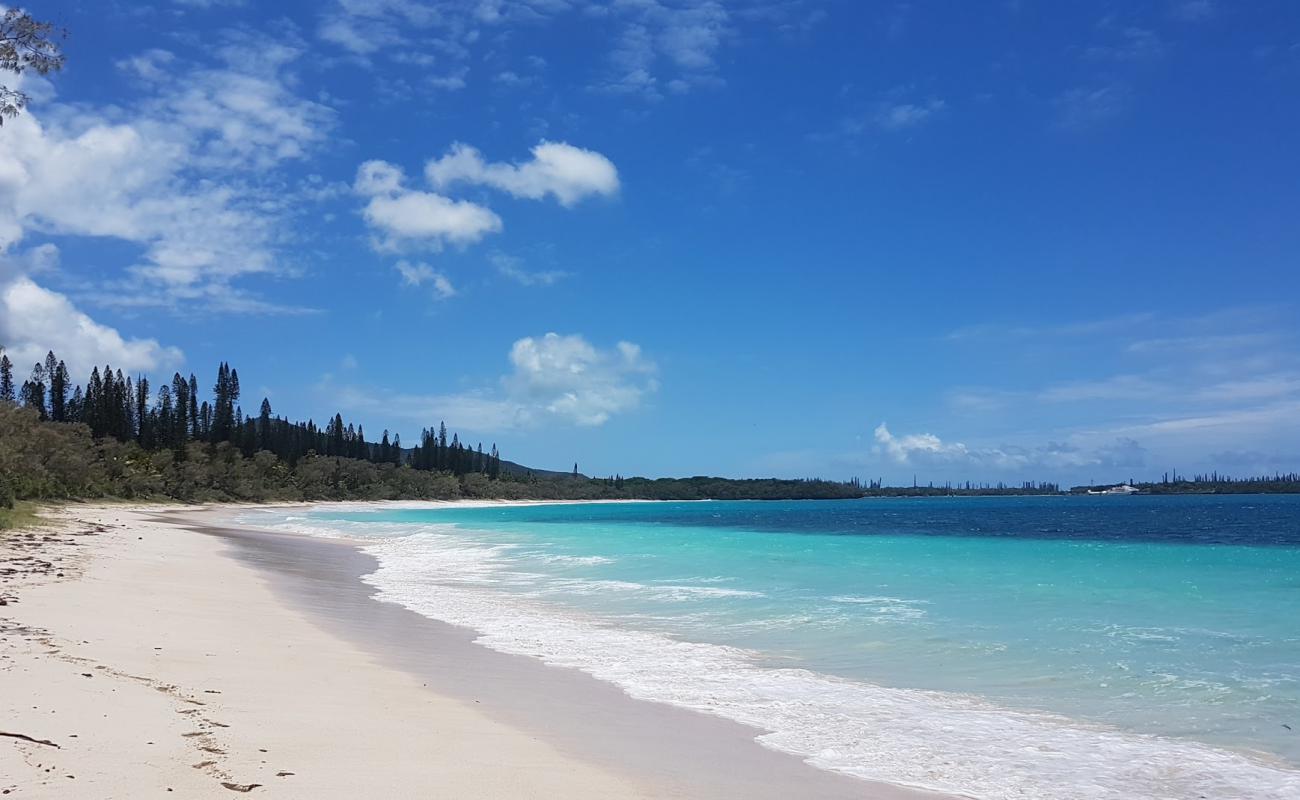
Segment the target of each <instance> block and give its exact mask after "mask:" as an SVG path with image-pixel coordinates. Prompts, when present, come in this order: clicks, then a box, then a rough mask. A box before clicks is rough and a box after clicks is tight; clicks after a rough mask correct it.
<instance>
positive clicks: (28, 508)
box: [0, 500, 50, 531]
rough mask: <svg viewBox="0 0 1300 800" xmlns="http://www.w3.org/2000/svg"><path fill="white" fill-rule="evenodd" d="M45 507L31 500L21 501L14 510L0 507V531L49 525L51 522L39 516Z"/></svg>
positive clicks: (15, 505) (15, 504)
mask: <svg viewBox="0 0 1300 800" xmlns="http://www.w3.org/2000/svg"><path fill="white" fill-rule="evenodd" d="M43 507H44V506H42V505H41V504H39V503H33V502H31V501H29V500H19V501H18V502H17V503H14V507H13V508H3V507H0V531H6V530H13V529H14V528H34V527H36V526H37V525H48V524H49V523H50V521H49V520H48V519H46V518H45V517H42V516H40V515H38V514H37V512H38V511H40V510H41V509H42V508H43Z"/></svg>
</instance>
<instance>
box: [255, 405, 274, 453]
mask: <svg viewBox="0 0 1300 800" xmlns="http://www.w3.org/2000/svg"><path fill="white" fill-rule="evenodd" d="M257 445H258V447H259V448H261V449H262V450H273V449H274V448H273V447H272V444H271V401H270V400H268V399H267V398H265V397H263V398H262V410H261V411H260V412H259V413H258V415H257Z"/></svg>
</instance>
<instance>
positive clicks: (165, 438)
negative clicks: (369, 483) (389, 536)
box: [0, 349, 501, 478]
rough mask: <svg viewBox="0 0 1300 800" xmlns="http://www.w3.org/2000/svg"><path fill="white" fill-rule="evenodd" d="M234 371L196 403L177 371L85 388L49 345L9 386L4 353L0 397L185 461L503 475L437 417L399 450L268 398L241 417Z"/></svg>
mask: <svg viewBox="0 0 1300 800" xmlns="http://www.w3.org/2000/svg"><path fill="white" fill-rule="evenodd" d="M240 394H241V393H240V386H239V372H238V370H236V369H234V368H232V367H231V366H230V365H229V364H228V363H226V362H222V363H221V364H220V365H219V366H218V367H217V376H216V382H215V383H214V384H213V387H212V396H211V399H210V400H209V399H208V398H204V399H202V400H200V399H199V397H200V395H199V382H198V379H197V378H196V377H195V375H194V374H193V373H191V374H190V376H189V377H188V378H186V377H183V376H182V375H181V374H180V373H179V372H177V373H175V374H174V375H172V379H171V382H170V383H163V384H161V385H160V386H158V388H157V391H156V392H154V391H153V390H152V387H151V386H150V382H149V379H148V377H146V376H144V375H137V376H135V377H134V378H132V377H131V376H129V375H126V376H124V375H123V374H122V371H121V370H120V369H119V370H114V369H113V368H112V367H111V366H105V367H104V369H103V371H102V372H101V370H100V369H99V367H98V366H96V367H94V368H93V369H92V370H91V373H90V377H89V378H88V379H87V380H86V382H85V385H84V387H83V385H81V384H77V385H75V386H74V385H73V384H72V381H71V379H70V377H69V374H68V369H67V366H66V365H65V364H64V362H63V361H62V360H61V359H59V358H58V357H57V356H55V354H54V352H53V351H51V352H49V353H48V354H47V355H46V356H45V361H44V363H37V364H35V365H34V366H33V368H32V373H31V377H30V378H28V379H27V380H25V381H23V383H22V384H21V386H19V387H18V388H17V389H16V390H15V380H14V375H13V364H12V362H11V361H10V360H9V356H8V355H6V354H4V353H3V350H2V349H0V400H4V401H8V402H10V403H14V402H17V403H19V404H20V405H22V406H24V407H26V408H29V409H32V410H33V411H35V412H36V414H37V415H38V417H39V419H40V420H41V421H51V422H71V423H82V424H84V425H86V426H87V427H89V429H90V434H91V436H92V437H94V438H96V439H101V438H105V437H111V438H113V439H116V440H118V441H119V442H132V441H133V442H135V443H136V444H137V445H139V446H140V448H141V449H143V450H144V451H146V452H154V451H159V450H170V451H172V452H173V453H175V456H176V458H178V459H181V460H184V459H185V458H186V457H187V453H188V448H187V445H188V444H189V443H191V442H203V443H207V444H212V445H216V444H220V443H228V444H229V445H230V446H231V447H233V448H235V449H236V450H238V451H239V452H240V453H241V454H242V455H243V456H245V457H251V456H253V454H254V453H257V452H261V451H266V452H269V453H272V454H274V455H275V456H276V457H277V458H279V459H281V460H283V461H285V462H287V463H288V465H289V466H290V467H291V468H292V467H294V466H296V465H297V463H298V461H299V460H300V459H302V458H304V457H305V456H308V455H310V454H319V455H324V456H336V457H340V458H352V459H359V460H362V461H371V462H375V463H392V464H401V463H407V464H409V465H410V466H411V468H412V469H416V470H431V471H439V472H450V473H451V474H453V475H456V476H461V475H466V474H469V473H482V474H485V475H488V476H489V477H491V478H496V477H498V476H499V475H500V472H501V455H500V453H499V451H498V450H497V447H496V445H495V444H493V445H492V448H491V450H490V451H488V452H484V450H483V445H482V443H479V444H478V447H477V449H474V448H471V447H470V446H468V445H465V444H463V443H462V442H461V441H460V436H459V435H458V434H452V437H451V439H450V440H448V438H447V426H446V423H443V424H441V425H440V426H439V429H438V431H437V433H434V432H433V431H432V430H430V429H425V430H424V432H423V435H422V437H421V440H420V443H419V444H418V445H417V446H415V447H414V448H412V449H410V450H409V451H407V450H403V448H402V443H401V437H400V436H399V435H393V436H392V437H391V438H390V437H389V433H388V431H387V430H385V431H384V432H383V434H382V436H381V437H380V439H379V441H377V442H368V441H367V440H366V434H365V429H364V428H363V427H362V426H360V425H354V424H353V423H351V422H348V423H346V424H345V423H344V421H343V416H342V415H341V414H335V415H334V416H333V417H331V418H330V420H329V421H328V422H327V423H326V424H325V426H324V427H323V428H322V427H319V426H317V425H316V423H315V422H314V421H313V420H310V419H309V420H307V421H306V422H293V421H290V420H288V419H286V418H284V417H282V416H276V415H275V414H274V413H273V411H272V409H271V402H270V400H269V399H267V398H262V403H261V406H260V408H259V410H258V413H257V415H256V416H252V415H249V416H245V415H244V410H243V407H242V406H241V405H240V404H239V399H240Z"/></svg>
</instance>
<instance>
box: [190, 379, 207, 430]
mask: <svg viewBox="0 0 1300 800" xmlns="http://www.w3.org/2000/svg"><path fill="white" fill-rule="evenodd" d="M189 396H190V413H189V417H190V431H189V437H190V438H191V439H194V440H195V441H201V440H202V439H203V438H204V437H205V436H206V432H204V431H203V430H202V428H201V425H200V420H199V381H198V378H195V377H194V373H193V372H191V373H190V390H189Z"/></svg>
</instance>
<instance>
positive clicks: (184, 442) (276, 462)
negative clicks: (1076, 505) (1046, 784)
mask: <svg viewBox="0 0 1300 800" xmlns="http://www.w3.org/2000/svg"><path fill="white" fill-rule="evenodd" d="M240 397H241V391H240V383H239V373H238V372H237V371H236V370H235V369H233V368H232V367H231V366H230V365H229V364H226V363H222V364H220V365H219V366H218V368H217V374H216V380H215V382H214V384H213V387H212V395H211V397H210V399H209V398H205V399H200V391H199V383H198V379H197V377H196V376H195V375H193V374H191V375H189V376H188V377H185V376H182V375H181V374H180V373H176V374H174V375H173V376H172V378H171V380H170V381H169V382H166V383H162V384H160V385H159V386H158V388H157V389H156V390H154V389H153V388H152V385H151V383H150V381H149V379H148V378H147V377H145V376H142V375H141V376H136V377H134V378H133V377H131V376H127V375H123V373H122V371H121V370H114V369H112V367H109V366H106V367H104V368H103V370H100V369H99V368H98V367H96V368H95V369H93V371H92V372H91V374H90V376H89V377H88V378H87V379H86V381H85V383H84V384H76V385H74V384H73V382H72V380H71V377H70V376H69V374H68V370H67V367H66V366H65V365H64V363H63V362H62V361H61V360H59V359H58V357H57V356H55V354H54V353H53V352H51V353H49V354H48V355H47V356H46V358H45V361H44V362H43V363H39V364H36V365H35V366H34V367H33V370H32V373H31V377H30V378H28V379H27V380H25V381H23V383H22V384H21V385H18V384H16V382H15V380H14V377H13V364H12V363H11V362H10V360H9V358H8V356H7V355H5V354H4V353H3V351H2V349H0V509H12V508H14V506H15V503H17V502H18V501H58V500H82V499H103V498H114V499H157V500H178V501H182V502H187V503H188V502H222V501H240V502H270V501H294V500H302V501H315V500H448V499H456V498H475V499H505V500H520V499H537V500H603V499H645V500H704V499H713V500H829V499H856V498H866V497H939V496H984V495H994V496H997V495H1060V494H1067V492H1064V491H1062V489H1061V487H1060V486H1059V485H1058V484H1056V483H1053V482H1048V481H1043V482H1032V481H1031V482H1024V483H1020V484H1014V485H1009V484H1004V483H995V484H987V483H982V484H976V483H970V482H967V483H963V484H952V483H945V484H943V485H941V486H936V485H934V484H927V485H924V486H922V485H919V484H917V483H915V482H914V483H913V485H912V486H885V485H884V484H883V480H875V481H869V482H867V483H866V484H865V485H864V484H863V482H862V481H860V480H859V479H857V478H853V479H850V480H846V481H833V480H823V479H820V478H808V479H796V480H791V479H778V478H758V479H731V478H718V477H709V476H695V477H690V478H640V477H624V476H622V475H611V476H608V477H590V476H587V475H584V474H582V473H580V472H579V471H578V467H577V465H576V464H575V465H574V469H573V471H572V472H559V471H554V470H542V469H533V468H530V467H527V466H524V465H522V464H518V463H515V462H513V461H509V460H506V459H504V458H502V456H501V453H500V451H499V450H498V449H497V446H496V445H495V444H492V445H491V446H490V447H489V448H488V449H486V450H485V449H484V447H483V445H482V444H481V443H476V444H473V445H471V444H470V443H469V442H467V441H462V440H461V438H460V436H459V435H458V434H455V433H451V434H450V435H449V433H448V430H447V427H446V425H445V424H440V425H438V426H437V428H436V429H435V428H432V427H430V428H426V429H425V430H423V431H422V433H421V436H420V440H419V442H418V443H416V444H415V445H413V446H411V447H407V446H405V445H404V444H403V442H402V441H401V438H400V437H399V436H396V435H392V436H390V434H389V432H388V431H383V432H382V434H381V435H380V437H379V439H378V441H370V440H368V439H367V438H366V434H365V431H364V429H363V428H362V427H361V426H360V425H355V424H354V423H351V422H345V421H344V419H343V416H342V415H341V414H335V415H334V416H333V417H331V418H330V419H329V420H328V421H327V422H326V423H325V425H324V426H319V425H317V424H316V423H315V422H314V421H312V420H307V421H305V422H304V421H291V420H289V419H287V418H285V417H283V416H279V415H277V414H275V413H274V412H273V411H272V408H271V404H270V401H269V400H267V399H263V400H262V401H261V403H260V404H259V408H258V413H257V414H256V415H253V414H248V415H246V414H244V411H243V408H242V406H241V405H240V403H239V400H240ZM1130 484H1131V486H1132V487H1133V489H1135V490H1136V492H1138V493H1142V494H1204V493H1215V492H1219V493H1246V492H1270V493H1276V492H1300V475H1297V474H1295V473H1290V474H1286V475H1274V476H1264V477H1256V478H1244V479H1236V478H1229V477H1224V476H1220V475H1217V474H1211V475H1197V476H1195V477H1193V478H1190V479H1188V478H1184V477H1180V476H1177V475H1175V476H1174V477H1173V478H1172V479H1171V478H1170V476H1168V475H1166V476H1164V478H1163V480H1161V481H1159V482H1146V483H1143V482H1132V481H1130ZM1099 488H1100V489H1105V488H1106V487H1074V488H1072V489H1070V490H1069V492H1068V493H1069V494H1082V493H1086V492H1088V491H1090V490H1091V491H1093V492H1094V493H1096V492H1097V490H1098V489H1099Z"/></svg>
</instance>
